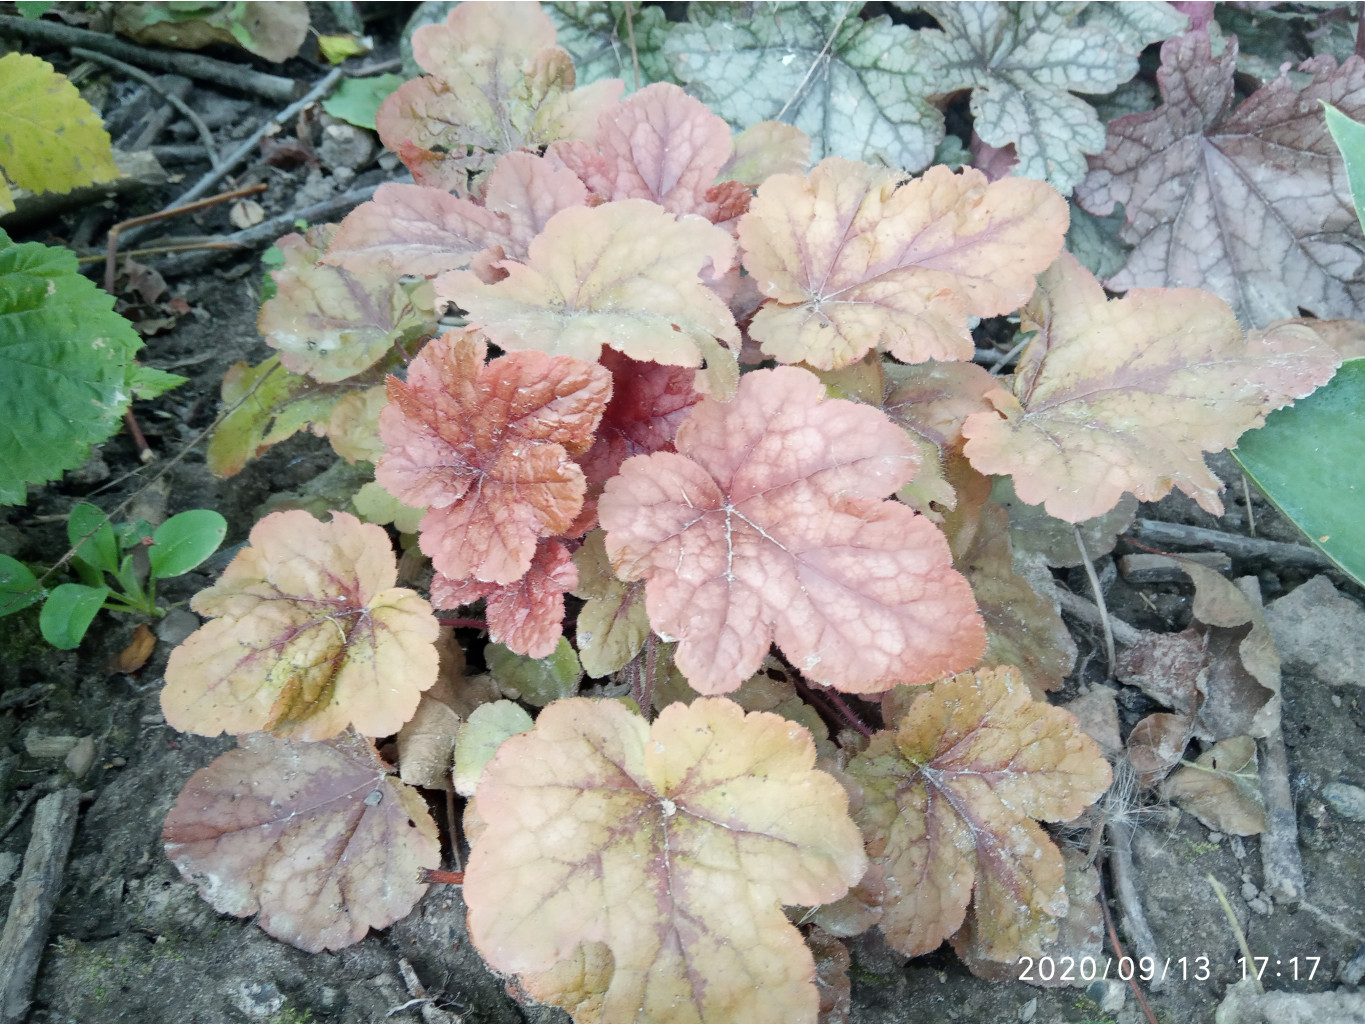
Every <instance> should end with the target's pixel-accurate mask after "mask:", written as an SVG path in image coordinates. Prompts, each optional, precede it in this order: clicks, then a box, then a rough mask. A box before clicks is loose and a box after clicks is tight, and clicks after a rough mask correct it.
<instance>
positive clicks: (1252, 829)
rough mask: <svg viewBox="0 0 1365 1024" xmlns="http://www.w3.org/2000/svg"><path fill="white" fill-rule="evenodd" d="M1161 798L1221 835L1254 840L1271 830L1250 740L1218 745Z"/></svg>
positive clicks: (1173, 779)
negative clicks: (1223, 833) (1268, 826)
mask: <svg viewBox="0 0 1365 1024" xmlns="http://www.w3.org/2000/svg"><path fill="white" fill-rule="evenodd" d="M1161 793H1162V795H1163V796H1164V797H1166V799H1168V800H1170V801H1171V802H1172V803H1174V804H1175V805H1176V806H1177V807H1179V808H1180V809H1181V810H1185V811H1189V812H1190V813H1191V814H1193V815H1194V816H1195V817H1196V818H1198V819H1199V820H1200V821H1202V822H1203V823H1204V824H1205V825H1206V826H1207V827H1208V828H1210V829H1212V830H1214V831H1217V832H1226V833H1227V834H1228V835H1234V836H1254V835H1259V834H1260V833H1262V832H1264V831H1265V830H1266V828H1267V820H1266V810H1265V799H1264V797H1262V795H1261V776H1260V772H1259V769H1258V762H1257V757H1256V741H1255V740H1254V739H1253V738H1252V737H1250V736H1232V737H1229V738H1228V739H1225V740H1220V741H1218V742H1217V743H1215V744H1214V745H1213V746H1212V747H1210V748H1209V749H1208V750H1206V751H1204V753H1202V754H1200V755H1199V758H1198V759H1197V760H1196V761H1195V762H1194V764H1186V766H1185V767H1184V768H1181V769H1180V771H1178V772H1176V773H1175V774H1174V775H1172V776H1171V777H1170V778H1168V779H1167V780H1166V783H1165V785H1163V786H1162V788H1161Z"/></svg>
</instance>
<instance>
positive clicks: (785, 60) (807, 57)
mask: <svg viewBox="0 0 1365 1024" xmlns="http://www.w3.org/2000/svg"><path fill="white" fill-rule="evenodd" d="M861 6H862V5H861V4H858V3H772V4H762V5H759V6H755V5H752V4H742V3H724V4H706V5H694V7H693V8H692V17H693V21H692V23H691V24H689V25H678V26H675V27H674V28H673V30H672V32H670V33H669V36H668V42H667V44H666V45H665V52H666V53H667V54H668V56H669V59H670V60H671V62H672V64H673V70H674V73H675V74H676V75H677V76H678V79H679V80H680V81H682V82H684V83H686V84H687V86H688V88H689V89H690V90H691V91H692V92H693V93H695V94H696V95H697V96H698V97H699V98H700V99H702V100H703V101H705V102H706V104H707V105H708V106H710V107H711V109H712V110H714V111H715V112H716V113H717V114H719V115H720V116H721V117H723V118H725V119H726V120H727V121H729V122H730V124H731V125H733V126H735V127H737V128H744V127H747V126H749V125H751V124H754V123H755V122H758V121H768V120H784V121H787V122H789V123H791V124H794V125H796V127H798V128H800V129H802V130H803V131H804V132H806V134H807V135H809V136H810V137H811V139H812V140H813V142H814V150H815V152H814V154H813V155H814V159H816V160H820V159H822V158H824V157H826V156H842V157H847V158H849V159H853V160H865V161H868V162H871V163H881V164H887V165H889V166H891V167H898V168H903V169H905V170H909V171H917V170H919V169H920V168H922V167H925V166H927V165H928V164H929V162H930V161H931V160H932V159H933V156H934V147H935V146H936V145H938V142H939V140H940V139H942V138H943V115H942V114H940V113H939V112H938V110H937V109H936V108H935V107H934V106H933V105H931V104H930V103H929V101H928V100H927V99H926V98H925V97H926V96H928V95H929V94H930V93H937V92H944V91H946V90H944V89H940V88H939V87H938V84H937V82H935V80H934V79H932V78H929V77H926V76H925V74H924V70H925V69H924V68H923V66H922V65H920V64H917V63H916V62H915V60H914V57H913V55H912V52H911V48H910V37H911V35H912V33H911V32H910V30H909V29H908V28H906V27H904V26H902V25H893V24H891V20H890V18H888V17H886V16H885V15H883V16H882V17H879V18H873V19H871V20H870V21H863V20H862V19H860V18H859V17H858V9H859V8H860V7H861ZM1100 141H1101V145H1103V135H1102V134H1101V140H1100Z"/></svg>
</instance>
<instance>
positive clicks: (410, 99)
mask: <svg viewBox="0 0 1365 1024" xmlns="http://www.w3.org/2000/svg"><path fill="white" fill-rule="evenodd" d="M412 53H413V57H414V58H415V59H416V61H417V63H418V64H420V65H421V66H422V68H423V69H424V70H425V71H427V72H428V75H427V77H424V78H418V79H414V80H413V81H410V82H406V83H404V84H403V85H402V86H400V87H399V88H398V89H397V91H395V92H394V93H393V94H392V95H391V96H389V98H388V99H386V100H385V101H384V102H383V104H381V105H380V108H379V111H378V113H377V114H376V115H375V126H376V128H377V129H378V131H379V137H380V139H381V140H382V141H383V143H384V145H385V146H387V147H388V148H389V149H392V150H393V151H394V152H396V153H397V154H398V155H399V157H400V158H401V159H402V160H403V162H404V163H405V164H406V165H407V166H408V168H409V170H411V171H412V174H413V179H414V180H415V181H416V182H417V184H419V185H428V186H431V187H433V188H440V189H445V190H448V191H455V192H458V193H462V194H463V193H467V192H469V191H470V184H471V178H472V177H474V176H476V175H478V174H481V173H483V172H485V171H487V170H489V169H490V168H491V167H492V166H493V165H494V164H495V163H496V162H497V159H498V157H499V156H501V155H502V154H505V153H510V152H514V151H516V150H523V149H524V150H536V149H539V148H541V147H542V146H544V145H546V144H547V143H550V142H553V141H555V140H556V139H572V138H589V137H591V135H592V133H593V131H594V129H595V128H596V127H597V121H598V118H599V117H600V116H601V114H602V113H603V112H604V111H606V110H608V109H610V108H611V107H613V106H615V104H616V101H617V97H619V95H620V93H621V89H622V87H623V85H622V82H621V81H620V80H619V79H604V80H603V81H600V82H595V83H593V84H592V85H590V86H586V87H584V88H582V89H575V88H574V67H573V60H572V58H570V56H569V54H568V53H567V52H565V51H564V50H562V49H560V48H559V47H557V46H555V29H554V24H553V22H551V21H550V18H549V16H548V15H546V14H545V13H544V12H543V11H541V10H540V8H539V6H538V5H537V6H532V5H530V4H521V3H497V2H488V3H463V4H459V5H458V6H456V7H455V8H454V9H453V10H452V11H451V12H450V14H449V15H448V16H447V18H446V21H445V23H444V24H439V25H424V26H422V27H421V28H419V29H417V31H416V32H414V33H413V36H412Z"/></svg>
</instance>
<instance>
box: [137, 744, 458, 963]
mask: <svg viewBox="0 0 1365 1024" xmlns="http://www.w3.org/2000/svg"><path fill="white" fill-rule="evenodd" d="M162 838H163V839H164V840H165V843H166V855H167V856H168V857H170V859H171V860H172V861H173V862H174V863H175V866H176V867H177V868H179V869H180V873H181V874H182V875H184V876H185V878H187V879H189V880H190V881H191V882H194V883H195V884H196V885H198V886H199V891H200V892H201V893H202V894H203V896H204V898H205V899H206V900H208V901H209V902H210V903H211V904H213V907H214V909H215V910H217V911H219V912H220V913H225V914H234V915H236V916H237V917H248V916H250V915H253V914H255V915H257V917H256V921H257V923H258V924H259V925H260V926H261V928H262V929H263V930H264V931H265V932H266V933H267V934H269V935H273V936H274V937H275V938H277V939H280V940H281V941H283V942H288V943H289V944H290V945H292V946H297V947H298V948H299V949H303V950H307V951H308V952H310V953H318V952H321V951H322V950H324V949H340V948H342V947H343V946H349V945H350V944H351V943H353V942H359V941H360V940H361V939H363V938H364V937H365V935H366V933H367V932H368V931H369V930H370V929H371V928H385V927H387V926H388V925H390V924H392V923H393V922H394V921H397V920H398V919H399V918H402V917H404V916H406V915H407V913H408V912H409V911H410V910H411V909H412V908H413V907H414V906H415V905H416V903H417V901H418V900H419V899H420V898H421V897H422V894H423V893H425V892H426V890H427V887H426V886H425V885H424V884H422V883H421V882H420V881H419V879H420V877H421V870H422V868H435V867H439V866H440V863H441V844H440V840H439V839H437V836H436V825H435V823H434V822H432V820H431V816H430V815H429V814H428V813H427V809H426V803H425V802H424V801H423V800H422V798H421V796H420V795H418V793H417V791H416V790H415V789H411V788H410V787H408V786H405V785H403V784H402V783H400V782H398V781H397V780H396V779H393V778H391V777H390V775H389V770H388V768H387V767H386V766H385V765H384V763H383V762H382V761H380V760H379V758H378V757H376V756H375V753H374V748H373V747H371V745H370V744H369V743H368V742H367V741H365V740H362V739H359V738H356V737H341V738H339V739H337V740H334V741H332V742H330V743H300V742H297V741H294V740H282V739H278V738H276V737H273V736H268V735H264V734H262V733H253V734H252V735H250V736H248V737H246V738H245V740H244V742H243V744H242V746H241V747H239V748H238V749H236V750H230V751H228V752H227V753H226V754H223V755H222V756H221V757H219V758H217V759H216V760H215V761H214V762H213V763H212V764H210V765H209V766H208V767H207V768H201V769H199V771H197V772H195V773H194V775H192V776H191V777H190V780H189V782H187V783H186V784H185V788H184V789H182V790H181V791H180V796H179V797H178V798H177V799H176V802H175V806H174V807H173V808H171V813H170V814H169V815H167V816H166V827H165V831H164V832H163V833H162Z"/></svg>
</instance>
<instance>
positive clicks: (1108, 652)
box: [1071, 526, 1118, 679]
mask: <svg viewBox="0 0 1365 1024" xmlns="http://www.w3.org/2000/svg"><path fill="white" fill-rule="evenodd" d="M1071 529H1072V531H1073V532H1074V533H1075V535H1076V547H1077V548H1078V549H1079V550H1080V553H1081V561H1082V563H1083V564H1084V565H1085V575H1086V577H1087V578H1088V579H1089V580H1090V589H1091V590H1093V591H1094V592H1095V607H1096V608H1098V609H1099V612H1100V628H1101V629H1102V630H1104V654H1105V657H1107V658H1108V659H1109V666H1108V668H1109V678H1111V679H1112V678H1113V677H1114V667H1115V666H1116V665H1117V664H1118V658H1117V657H1116V656H1115V654H1114V630H1113V627H1112V626H1110V625H1109V608H1108V607H1107V606H1106V605H1105V603H1104V588H1103V587H1101V586H1100V577H1099V574H1098V573H1096V572H1095V563H1094V562H1092V561H1091V560H1090V552H1089V551H1087V550H1085V538H1084V537H1082V536H1081V528H1080V527H1079V526H1072V527H1071Z"/></svg>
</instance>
